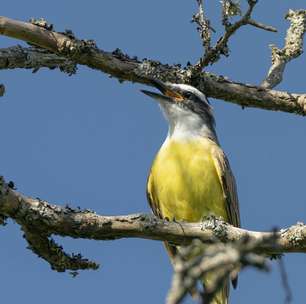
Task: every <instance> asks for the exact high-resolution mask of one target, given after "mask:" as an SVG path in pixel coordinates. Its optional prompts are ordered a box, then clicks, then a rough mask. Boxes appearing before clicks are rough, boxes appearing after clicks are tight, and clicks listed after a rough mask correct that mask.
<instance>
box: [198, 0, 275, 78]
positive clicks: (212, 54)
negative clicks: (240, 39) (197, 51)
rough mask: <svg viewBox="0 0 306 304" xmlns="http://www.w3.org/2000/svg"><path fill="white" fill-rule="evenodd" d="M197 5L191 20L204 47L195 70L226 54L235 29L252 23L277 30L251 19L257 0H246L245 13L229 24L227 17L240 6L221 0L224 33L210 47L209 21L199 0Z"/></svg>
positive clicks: (238, 12)
mask: <svg viewBox="0 0 306 304" xmlns="http://www.w3.org/2000/svg"><path fill="white" fill-rule="evenodd" d="M197 2H198V6H199V12H198V13H197V14H196V15H195V16H194V17H193V20H194V21H195V22H196V23H197V24H198V31H199V32H200V36H201V39H202V41H203V46H204V49H205V54H204V55H203V57H201V58H200V60H199V61H198V63H196V64H195V66H194V71H195V72H200V71H202V69H203V68H204V67H206V66H208V65H209V64H213V63H215V62H216V61H218V60H219V59H220V56H221V55H224V56H226V57H227V56H228V55H229V48H228V41H229V39H230V38H231V36H233V35H234V34H235V33H236V31H237V30H238V29H239V28H241V27H242V26H244V25H253V26H255V27H257V28H260V29H263V30H268V31H272V32H276V31H277V30H276V29H275V28H273V27H271V26H267V25H264V24H262V23H259V22H257V21H255V20H253V19H251V15H252V12H253V9H254V7H255V5H256V4H257V0H248V4H249V7H248V9H247V11H246V13H245V14H244V15H243V16H242V17H241V19H240V20H238V21H237V22H235V23H233V24H231V23H230V22H229V17H231V16H235V15H237V14H241V11H240V7H239V6H238V4H237V3H234V2H232V1H229V0H224V1H221V3H222V8H223V9H222V15H223V19H222V23H223V25H224V28H225V33H224V35H223V36H222V37H221V38H219V40H218V42H217V43H216V45H215V46H214V47H213V48H212V47H210V41H211V31H210V30H211V28H210V21H209V20H208V19H207V18H205V16H204V11H203V4H202V1H201V0H197Z"/></svg>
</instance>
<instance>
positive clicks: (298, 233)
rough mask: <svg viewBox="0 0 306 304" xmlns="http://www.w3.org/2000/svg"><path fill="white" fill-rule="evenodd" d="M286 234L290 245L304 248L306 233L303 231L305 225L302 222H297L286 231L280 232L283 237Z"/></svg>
mask: <svg viewBox="0 0 306 304" xmlns="http://www.w3.org/2000/svg"><path fill="white" fill-rule="evenodd" d="M284 233H286V235H287V238H288V241H289V243H290V244H292V245H294V246H299V247H305V246H306V242H305V238H306V231H305V224H304V223H302V222H298V223H297V224H296V225H294V226H291V227H290V228H288V229H284V230H282V231H281V234H282V235H283V234H284Z"/></svg>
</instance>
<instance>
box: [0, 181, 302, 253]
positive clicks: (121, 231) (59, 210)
mask: <svg viewBox="0 0 306 304" xmlns="http://www.w3.org/2000/svg"><path fill="white" fill-rule="evenodd" d="M0 214H2V215H4V216H6V217H9V218H12V219H14V220H15V221H16V222H17V223H18V224H19V225H21V226H22V227H23V229H24V230H30V231H31V232H33V231H37V232H38V233H39V234H43V235H45V236H50V235H52V234H54V235H60V236H70V237H73V238H86V239H94V240H113V239H119V238H131V237H133V238H143V239H152V240H162V241H169V242H171V243H174V244H180V245H183V244H189V243H190V241H191V240H193V239H194V238H199V239H201V240H202V241H204V242H211V241H212V240H215V239H218V240H220V241H222V242H236V241H239V240H241V239H243V238H246V237H247V238H248V239H250V240H254V241H256V242H260V240H263V239H266V238H269V237H272V236H276V237H277V242H276V243H275V245H273V246H272V245H269V244H266V243H265V242H263V243H261V245H259V246H258V251H259V252H263V253H267V254H272V253H283V252H306V225H304V224H301V223H299V224H297V225H295V226H292V227H290V228H288V229H285V230H281V231H279V232H278V233H274V232H256V231H248V230H245V229H241V228H236V227H233V226H231V225H229V224H227V223H225V222H222V221H219V220H217V219H213V220H208V221H207V222H204V223H177V222H168V221H164V220H161V219H158V218H156V217H154V216H152V215H143V214H135V215H126V216H102V215H97V214H96V213H94V212H91V211H88V210H85V211H80V210H78V209H73V208H70V207H68V206H66V207H61V206H57V205H52V204H49V203H47V202H45V201H42V200H40V199H33V198H29V197H26V196H24V195H22V194H20V193H18V192H17V191H15V190H14V189H12V188H10V187H9V185H8V184H6V183H5V182H4V180H3V179H1V182H0Z"/></svg>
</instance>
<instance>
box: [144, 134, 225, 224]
mask: <svg viewBox="0 0 306 304" xmlns="http://www.w3.org/2000/svg"><path fill="white" fill-rule="evenodd" d="M214 149H220V148H219V147H218V145H217V144H216V143H214V142H213V141H212V140H210V139H208V138H200V139H199V138H197V139H195V140H188V141H178V140H171V139H169V140H168V141H167V142H166V143H165V144H164V145H163V146H162V148H161V149H160V151H159V153H158V154H157V156H156V159H155V160H154V162H153V165H152V168H151V172H150V175H149V179H148V184H147V192H148V195H149V199H150V200H151V205H152V207H153V209H155V210H157V211H158V213H159V214H160V215H161V216H162V217H164V218H168V219H169V220H173V219H176V220H183V221H188V222H199V221H201V220H203V218H204V217H205V216H208V215H210V214H212V215H215V216H218V217H219V216H221V217H222V218H223V219H224V220H226V221H227V220H228V218H227V213H226V206H225V199H224V194H223V191H222V187H221V181H220V179H219V176H218V173H217V170H216V167H215V163H214V160H213V157H212V151H213V150H214Z"/></svg>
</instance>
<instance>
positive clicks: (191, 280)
mask: <svg viewBox="0 0 306 304" xmlns="http://www.w3.org/2000/svg"><path fill="white" fill-rule="evenodd" d="M267 241H268V242H269V243H272V242H273V240H272V239H269V240H268V239H267ZM256 247H257V242H254V241H251V240H248V239H245V240H242V241H241V242H237V243H233V244H222V243H216V244H213V245H210V246H207V245H206V246H205V245H203V243H202V242H200V241H199V240H194V241H193V242H192V244H191V245H190V246H189V247H185V248H183V249H182V250H181V251H180V252H179V253H178V254H177V255H176V258H175V261H174V263H173V266H174V274H173V278H172V286H171V289H170V290H169V293H168V297H167V304H179V303H181V302H182V300H183V299H184V298H185V297H186V295H187V294H188V292H191V293H192V295H193V296H195V295H197V298H199V299H201V298H202V301H201V303H203V304H204V303H205V304H209V303H211V301H212V299H213V298H214V296H215V294H216V293H217V292H218V291H219V289H220V288H222V286H223V283H224V282H226V281H228V278H229V277H230V276H231V274H232V273H233V272H236V271H237V269H241V268H245V267H247V266H253V267H256V268H257V269H260V270H264V271H268V270H269V267H268V265H267V261H266V258H265V257H264V256H262V255H258V254H254V253H253V252H254V251H256V249H257V248H256ZM212 272H213V274H214V277H213V278H212V277H211V279H210V284H209V285H207V286H205V290H204V292H203V293H201V291H198V288H197V282H198V281H199V280H201V279H202V278H203V277H204V276H205V275H206V274H207V273H212Z"/></svg>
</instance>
